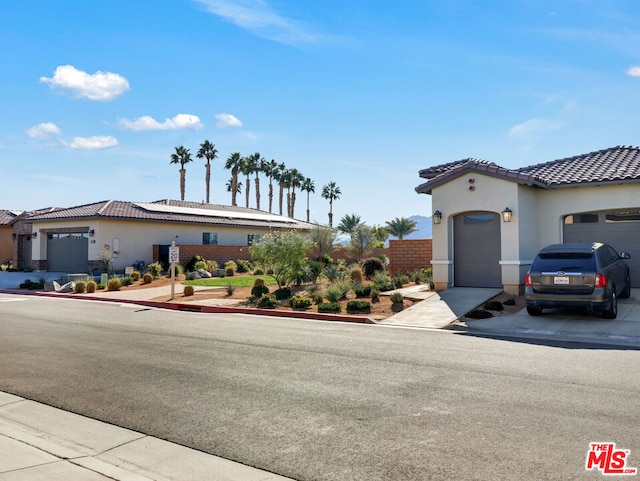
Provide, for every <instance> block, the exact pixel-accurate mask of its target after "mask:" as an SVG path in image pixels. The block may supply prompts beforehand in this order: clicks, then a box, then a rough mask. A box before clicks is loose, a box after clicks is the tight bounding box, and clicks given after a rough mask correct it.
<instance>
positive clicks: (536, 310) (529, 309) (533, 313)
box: [527, 306, 542, 316]
mask: <svg viewBox="0 0 640 481" xmlns="http://www.w3.org/2000/svg"><path fill="white" fill-rule="evenodd" d="M527 312H528V313H529V315H530V316H539V315H540V314H542V307H540V306H535V307H527Z"/></svg>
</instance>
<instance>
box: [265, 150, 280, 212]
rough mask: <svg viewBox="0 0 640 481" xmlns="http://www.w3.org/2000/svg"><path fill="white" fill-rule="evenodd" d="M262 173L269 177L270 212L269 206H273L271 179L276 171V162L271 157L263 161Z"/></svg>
mask: <svg viewBox="0 0 640 481" xmlns="http://www.w3.org/2000/svg"><path fill="white" fill-rule="evenodd" d="M262 173H263V174H264V175H266V176H267V178H268V179H269V213H271V207H272V206H273V179H274V178H275V176H276V174H277V173H278V163H277V162H276V161H275V160H273V159H271V161H270V162H265V163H264V164H263V166H262ZM276 180H277V179H276Z"/></svg>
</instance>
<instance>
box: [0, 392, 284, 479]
mask: <svg viewBox="0 0 640 481" xmlns="http://www.w3.org/2000/svg"><path fill="white" fill-rule="evenodd" d="M288 479H289V478H284V477H282V476H278V475H276V474H272V473H268V472H265V471H261V470H259V469H255V468H252V467H249V466H245V465H243V464H239V463H234V462H231V461H228V460H226V459H223V458H219V457H216V456H211V455H209V454H205V453H202V452H200V451H196V450H193V449H190V448H186V447H184V446H180V445H177V444H173V443H170V442H167V441H163V440H161V439H157V438H153V437H150V436H146V435H144V434H142V433H138V432H135V431H130V430H128V429H123V428H119V427H116V426H113V425H111V424H106V423H103V422H100V421H96V420H93V419H89V418H86V417H83V416H79V415H77V414H72V413H68V412H65V411H62V410H59V409H55V408H52V407H50V406H46V405H44V404H40V403H37V402H34V401H29V400H26V399H23V398H21V397H18V396H14V395H12V394H7V393H3V392H0V480H2V481H23V480H24V481H27V480H28V481H109V480H111V481H113V480H117V481H150V480H155V481H191V480H193V481H200V480H211V481H239V480H242V481H286V480H288Z"/></svg>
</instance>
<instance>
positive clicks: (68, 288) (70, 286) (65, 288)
mask: <svg viewBox="0 0 640 481" xmlns="http://www.w3.org/2000/svg"><path fill="white" fill-rule="evenodd" d="M75 289H76V283H75V282H73V281H71V282H67V283H66V284H63V285H62V286H60V287H59V289H58V290H57V291H56V292H73V291H75Z"/></svg>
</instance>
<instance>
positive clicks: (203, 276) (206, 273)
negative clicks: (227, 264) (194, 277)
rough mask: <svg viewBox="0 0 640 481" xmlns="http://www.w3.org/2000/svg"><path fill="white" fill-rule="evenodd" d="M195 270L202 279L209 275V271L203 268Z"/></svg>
mask: <svg viewBox="0 0 640 481" xmlns="http://www.w3.org/2000/svg"><path fill="white" fill-rule="evenodd" d="M197 272H198V274H200V277H201V278H203V279H208V278H210V277H211V273H210V272H209V271H205V270H204V269H198V270H197Z"/></svg>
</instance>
